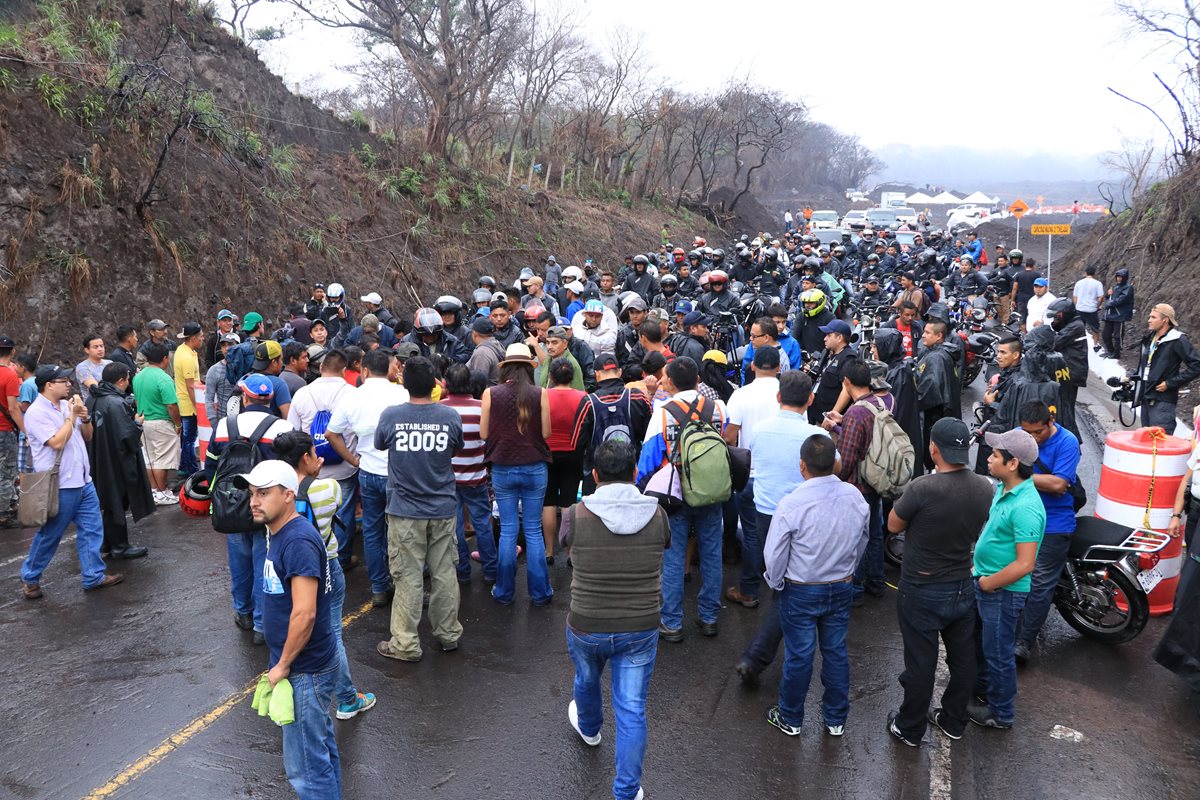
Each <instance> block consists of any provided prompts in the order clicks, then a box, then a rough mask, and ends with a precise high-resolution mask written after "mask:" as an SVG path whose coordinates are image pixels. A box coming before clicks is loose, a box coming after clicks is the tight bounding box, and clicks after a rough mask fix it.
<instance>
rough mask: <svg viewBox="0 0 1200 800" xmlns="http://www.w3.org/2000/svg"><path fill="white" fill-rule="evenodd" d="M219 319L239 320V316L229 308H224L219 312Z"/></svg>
mask: <svg viewBox="0 0 1200 800" xmlns="http://www.w3.org/2000/svg"><path fill="white" fill-rule="evenodd" d="M217 319H237V315H236V314H234V313H233V312H232V311H230V310H229V309H228V308H222V309H221V310H220V311H218V312H217Z"/></svg>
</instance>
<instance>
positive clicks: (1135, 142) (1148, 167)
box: [1100, 136, 1160, 212]
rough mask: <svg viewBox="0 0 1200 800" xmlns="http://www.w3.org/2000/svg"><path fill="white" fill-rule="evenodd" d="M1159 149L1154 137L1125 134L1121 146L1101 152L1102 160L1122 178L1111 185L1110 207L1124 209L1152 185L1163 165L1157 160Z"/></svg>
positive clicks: (1101, 161)
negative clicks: (1155, 144)
mask: <svg viewBox="0 0 1200 800" xmlns="http://www.w3.org/2000/svg"><path fill="white" fill-rule="evenodd" d="M1157 149H1158V148H1156V147H1155V146H1154V142H1153V140H1150V139H1131V138H1128V137H1124V136H1123V137H1121V148H1120V149H1119V150H1110V151H1109V152H1107V153H1104V154H1103V155H1101V156H1100V163H1101V164H1103V165H1104V166H1105V167H1107V168H1108V169H1109V170H1110V171H1111V173H1112V174H1113V175H1114V176H1117V177H1119V178H1120V182H1119V183H1117V184H1115V185H1112V184H1110V185H1109V187H1108V189H1109V191H1110V192H1111V194H1110V195H1109V196H1108V198H1107V199H1108V201H1109V210H1111V211H1115V212H1120V211H1124V210H1125V209H1126V208H1129V206H1131V205H1132V204H1133V201H1134V200H1136V199H1137V197H1138V195H1140V194H1141V193H1142V192H1143V191H1145V190H1146V188H1148V187H1149V186H1150V183H1151V182H1152V181H1153V180H1154V178H1155V176H1156V174H1157V172H1158V168H1159V165H1160V162H1156V160H1155V153H1156V151H1157ZM1116 206H1119V207H1116Z"/></svg>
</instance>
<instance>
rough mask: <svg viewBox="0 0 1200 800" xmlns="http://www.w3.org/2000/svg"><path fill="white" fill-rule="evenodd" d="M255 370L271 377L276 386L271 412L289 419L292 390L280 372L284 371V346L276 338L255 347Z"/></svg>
mask: <svg viewBox="0 0 1200 800" xmlns="http://www.w3.org/2000/svg"><path fill="white" fill-rule="evenodd" d="M253 369H254V371H255V372H257V373H258V374H260V375H265V376H267V377H268V378H270V380H271V383H272V384H273V385H274V387H275V394H274V395H273V396H272V397H271V413H272V414H274V415H275V416H277V417H282V418H284V419H287V415H288V409H289V408H291V405H292V390H291V389H289V388H288V385H287V383H286V382H285V381H284V380H283V378H281V377H279V373H280V372H283V347H282V346H281V345H280V344H279V342H277V341H275V340H274V339H268V340H266V341H265V342H259V343H258V345H257V346H255V348H254V367H253Z"/></svg>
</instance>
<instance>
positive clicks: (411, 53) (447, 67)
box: [272, 0, 524, 155]
mask: <svg viewBox="0 0 1200 800" xmlns="http://www.w3.org/2000/svg"><path fill="white" fill-rule="evenodd" d="M272 2H276V3H284V4H286V5H289V6H292V7H293V8H295V9H296V10H297V11H299V12H300V13H301V14H302V15H303V16H304V17H305V18H307V19H310V20H312V21H314V22H317V23H318V24H320V25H324V26H326V27H329V28H343V29H350V30H357V31H361V32H363V33H365V34H366V35H367V36H368V37H369V38H371V39H377V40H382V41H385V42H389V43H391V44H392V45H394V46H395V47H396V49H397V51H398V52H399V53H400V57H401V58H402V59H403V60H404V64H405V66H407V67H408V69H409V71H410V72H411V73H412V76H413V78H414V80H416V82H417V84H418V85H419V86H420V87H421V90H422V92H423V93H424V94H425V96H426V98H427V99H428V102H429V114H428V119H427V120H426V124H425V146H426V148H427V149H428V150H430V151H431V152H435V153H439V154H442V155H450V142H451V136H452V135H455V134H457V135H460V136H462V135H467V134H468V133H469V130H470V126H471V125H472V124H474V123H476V122H477V121H478V118H479V117H480V115H482V114H485V113H486V111H487V104H488V103H489V102H490V100H491V96H492V90H493V89H494V87H495V84H496V81H497V78H498V76H499V75H500V74H501V73H502V72H503V71H504V69H505V68H506V67H507V65H508V63H509V61H510V59H511V58H512V55H513V45H514V41H515V39H516V38H517V37H516V36H515V32H516V31H515V29H516V28H517V26H518V24H519V22H520V20H521V15H522V13H523V10H524V8H523V6H522V4H521V2H520V0H272Z"/></svg>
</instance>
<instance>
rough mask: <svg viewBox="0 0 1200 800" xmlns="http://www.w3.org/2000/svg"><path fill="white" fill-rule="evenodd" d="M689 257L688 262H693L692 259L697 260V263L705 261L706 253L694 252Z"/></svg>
mask: <svg viewBox="0 0 1200 800" xmlns="http://www.w3.org/2000/svg"><path fill="white" fill-rule="evenodd" d="M687 257H688V261H691V260H692V259H695V260H696V261H703V260H704V253H701V252H700V251H699V250H693V251H692V252H690V253H688V254H687Z"/></svg>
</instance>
